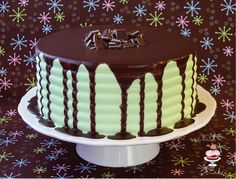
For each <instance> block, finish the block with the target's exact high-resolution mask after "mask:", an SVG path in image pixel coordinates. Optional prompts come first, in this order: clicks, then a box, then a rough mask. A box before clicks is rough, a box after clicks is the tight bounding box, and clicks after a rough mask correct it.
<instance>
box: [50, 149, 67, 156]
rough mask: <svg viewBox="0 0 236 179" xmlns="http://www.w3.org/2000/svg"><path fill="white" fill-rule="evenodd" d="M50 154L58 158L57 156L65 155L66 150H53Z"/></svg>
mask: <svg viewBox="0 0 236 179" xmlns="http://www.w3.org/2000/svg"><path fill="white" fill-rule="evenodd" d="M51 152H52V154H54V155H56V156H58V155H64V154H65V153H67V150H66V149H63V148H60V149H56V148H55V149H54V150H53V151H51Z"/></svg>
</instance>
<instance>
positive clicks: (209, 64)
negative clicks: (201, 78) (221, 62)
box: [200, 58, 218, 75]
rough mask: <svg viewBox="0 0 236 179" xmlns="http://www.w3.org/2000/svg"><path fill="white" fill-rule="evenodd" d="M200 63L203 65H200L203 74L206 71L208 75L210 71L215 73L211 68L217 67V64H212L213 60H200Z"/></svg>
mask: <svg viewBox="0 0 236 179" xmlns="http://www.w3.org/2000/svg"><path fill="white" fill-rule="evenodd" d="M202 62H203V63H204V65H200V68H203V70H202V72H203V73H204V72H205V71H207V74H208V75H209V74H210V71H212V72H215V70H214V69H213V68H215V67H217V66H218V65H217V64H214V62H215V60H211V59H210V58H207V62H206V61H205V60H204V59H202Z"/></svg>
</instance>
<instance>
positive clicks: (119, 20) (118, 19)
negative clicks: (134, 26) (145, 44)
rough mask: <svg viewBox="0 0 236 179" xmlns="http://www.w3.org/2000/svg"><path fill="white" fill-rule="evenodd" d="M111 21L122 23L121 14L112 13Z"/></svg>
mask: <svg viewBox="0 0 236 179" xmlns="http://www.w3.org/2000/svg"><path fill="white" fill-rule="evenodd" d="M113 22H114V23H116V24H122V23H123V22H124V18H123V16H120V14H117V15H114V17H113Z"/></svg>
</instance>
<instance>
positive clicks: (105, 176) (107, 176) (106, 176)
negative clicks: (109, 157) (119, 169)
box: [102, 172, 115, 179]
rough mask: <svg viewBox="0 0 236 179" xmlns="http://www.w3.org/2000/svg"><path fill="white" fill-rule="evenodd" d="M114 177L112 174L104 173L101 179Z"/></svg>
mask: <svg viewBox="0 0 236 179" xmlns="http://www.w3.org/2000/svg"><path fill="white" fill-rule="evenodd" d="M114 177H115V174H114V173H111V172H104V173H103V174H102V178H107V179H108V178H114Z"/></svg>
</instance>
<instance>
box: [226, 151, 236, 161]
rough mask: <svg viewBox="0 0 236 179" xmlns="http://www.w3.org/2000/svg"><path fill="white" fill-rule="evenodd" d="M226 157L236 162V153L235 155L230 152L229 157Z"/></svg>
mask: <svg viewBox="0 0 236 179" xmlns="http://www.w3.org/2000/svg"><path fill="white" fill-rule="evenodd" d="M226 157H228V158H229V159H233V160H234V161H236V152H234V153H231V152H228V155H227V156H226Z"/></svg>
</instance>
